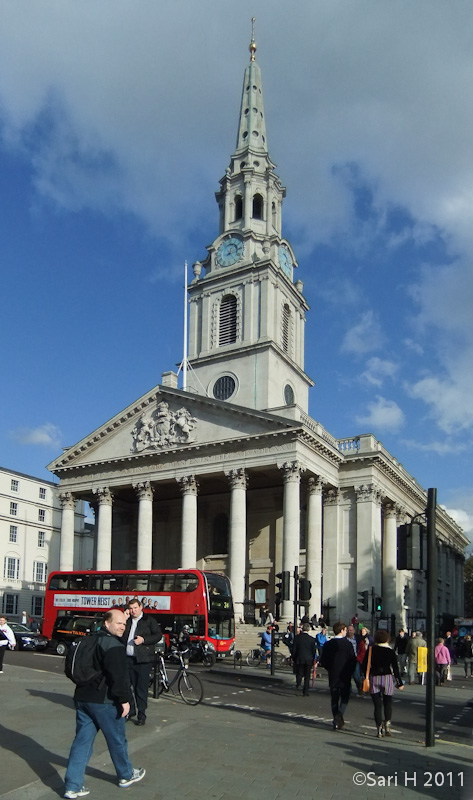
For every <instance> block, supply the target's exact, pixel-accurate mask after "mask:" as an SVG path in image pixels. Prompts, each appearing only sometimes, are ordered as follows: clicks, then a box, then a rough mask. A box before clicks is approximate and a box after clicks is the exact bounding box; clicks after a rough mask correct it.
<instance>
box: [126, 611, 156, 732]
mask: <svg viewBox="0 0 473 800" xmlns="http://www.w3.org/2000/svg"><path fill="white" fill-rule="evenodd" d="M128 608H129V610H130V616H129V618H128V621H127V623H126V628H125V636H124V638H125V639H126V643H127V645H126V654H127V662H128V672H129V675H130V684H131V688H132V692H133V699H132V703H131V709H130V714H129V716H130V717H134V716H135V715H136V714H137V719H136V725H144V724H145V722H146V709H147V707H148V689H149V677H150V672H151V667H152V665H153V662H154V658H155V645H156V644H157V643H158V642H159V641H161V638H162V633H161V626H160V625H159V623H158V622H157V621H156V617H155V616H154V615H153V614H146V615H145V614H143V604H142V603H141V602H140V601H139V599H138V598H137V597H134V598H133V599H132V600H130V602H129V603H128Z"/></svg>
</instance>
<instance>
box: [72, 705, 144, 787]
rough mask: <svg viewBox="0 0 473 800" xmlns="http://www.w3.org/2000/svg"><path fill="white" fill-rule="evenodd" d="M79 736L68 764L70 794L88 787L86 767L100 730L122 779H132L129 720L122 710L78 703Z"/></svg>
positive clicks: (77, 724) (114, 707) (119, 777)
mask: <svg viewBox="0 0 473 800" xmlns="http://www.w3.org/2000/svg"><path fill="white" fill-rule="evenodd" d="M75 706H76V736H75V739H74V741H73V742H72V747H71V752H70V753H69V762H68V765H67V771H66V777H65V778H64V783H65V784H66V791H69V790H72V791H74V792H77V791H79V789H82V787H83V785H84V774H85V768H86V766H87V764H88V763H89V760H90V757H91V755H92V750H93V747H94V740H95V737H96V735H97V733H98V731H99V730H101V731H102V733H103V735H104V736H105V740H106V742H107V746H108V749H109V752H110V756H111V759H112V761H113V765H114V767H115V770H116V772H117V775H118V779H119V780H121V779H122V778H125V779H126V780H128V779H129V778H131V776H132V773H133V767H132V765H131V763H130V760H129V758H128V744H127V740H126V734H125V718H124V717H120V716H119V714H120V713H121V707H120V710H118V709H117V706H115V705H113V704H112V703H78V702H76V703H75Z"/></svg>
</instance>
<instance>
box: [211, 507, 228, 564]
mask: <svg viewBox="0 0 473 800" xmlns="http://www.w3.org/2000/svg"><path fill="white" fill-rule="evenodd" d="M224 553H228V517H227V515H226V514H217V516H216V517H215V519H214V524H213V530H212V555H216V554H219V555H220V554H224Z"/></svg>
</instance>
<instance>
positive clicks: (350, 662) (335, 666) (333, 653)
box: [320, 622, 356, 730]
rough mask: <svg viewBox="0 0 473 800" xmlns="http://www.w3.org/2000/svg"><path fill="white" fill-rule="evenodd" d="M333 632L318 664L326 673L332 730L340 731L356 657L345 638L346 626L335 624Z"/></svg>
mask: <svg viewBox="0 0 473 800" xmlns="http://www.w3.org/2000/svg"><path fill="white" fill-rule="evenodd" d="M333 632H334V634H335V636H334V638H333V639H329V641H328V642H326V643H325V644H324V646H323V649H322V658H321V660H320V664H321V666H322V667H324V668H325V669H326V670H327V672H328V683H329V686H330V699H331V704H332V716H333V723H332V724H333V728H334V730H337V729H338V730H340V729H341V728H343V726H344V725H345V720H344V719H343V715H344V713H345V709H346V707H347V705H348V701H349V699H350V684H351V677H352V675H353V671H354V669H355V665H356V656H355V651H354V650H353V647H352V645H351V644H350V642H348V641H347V638H346V636H347V626H346V624H345V623H344V622H336V623H335V625H334V626H333Z"/></svg>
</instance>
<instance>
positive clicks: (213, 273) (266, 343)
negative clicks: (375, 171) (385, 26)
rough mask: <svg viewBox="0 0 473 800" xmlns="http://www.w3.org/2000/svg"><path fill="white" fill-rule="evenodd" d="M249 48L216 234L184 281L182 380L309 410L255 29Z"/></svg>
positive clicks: (235, 398)
mask: <svg viewBox="0 0 473 800" xmlns="http://www.w3.org/2000/svg"><path fill="white" fill-rule="evenodd" d="M249 49H250V62H249V64H248V66H247V67H246V70H245V76H244V80H243V91H242V99H241V108H240V119H239V125H238V135H237V142H236V148H235V151H234V153H233V155H232V156H231V158H230V164H229V166H228V167H227V169H226V172H225V175H224V177H223V178H222V179H221V181H220V189H219V191H218V192H217V193H216V199H217V203H218V207H219V212H220V214H219V235H218V236H217V238H216V239H215V241H214V242H212V244H211V245H209V246H207V251H208V254H207V257H206V258H205V260H203V261H202V262H196V263H195V264H194V267H193V269H194V276H195V278H194V280H193V281H192V283H191V284H190V286H189V300H190V317H189V351H188V352H189V364H190V366H191V370H190V371H189V374H188V377H187V388H188V389H189V390H190V391H193V392H197V393H198V394H207V395H209V396H211V397H215V398H217V399H220V400H228V401H229V402H231V403H235V404H237V405H241V406H245V407H247V408H254V409H258V410H260V411H261V410H276V409H278V410H279V412H281V411H283V409H284V408H285V407H288V406H294V405H297V406H299V407H300V408H301V409H302V410H303V411H305V412H307V410H308V389H309V387H310V386H312V385H313V383H312V381H311V380H310V378H309V377H308V376H307V375H306V374H305V372H304V326H305V313H306V311H307V309H308V305H307V303H306V301H305V299H304V297H303V295H302V281H299V280H298V281H296V282H294V270H295V269H296V267H297V262H296V259H295V255H294V252H293V250H292V248H291V245H290V244H289V242H288V241H287V240H286V239H284V238H283V236H282V213H281V212H282V202H283V199H284V197H285V194H286V190H285V188H284V186H283V185H282V183H281V181H280V179H279V177H278V176H277V175H276V173H275V171H274V170H275V164H273V162H272V161H271V159H270V157H269V153H268V146H267V141H266V121H265V116H264V107H263V91H262V81H261V71H260V68H259V66H258V64H257V63H256V59H255V55H256V43H255V40H254V29H253V35H252V38H251V43H250V48H249ZM203 270H205V275H204V276H203V274H202V272H203Z"/></svg>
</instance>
